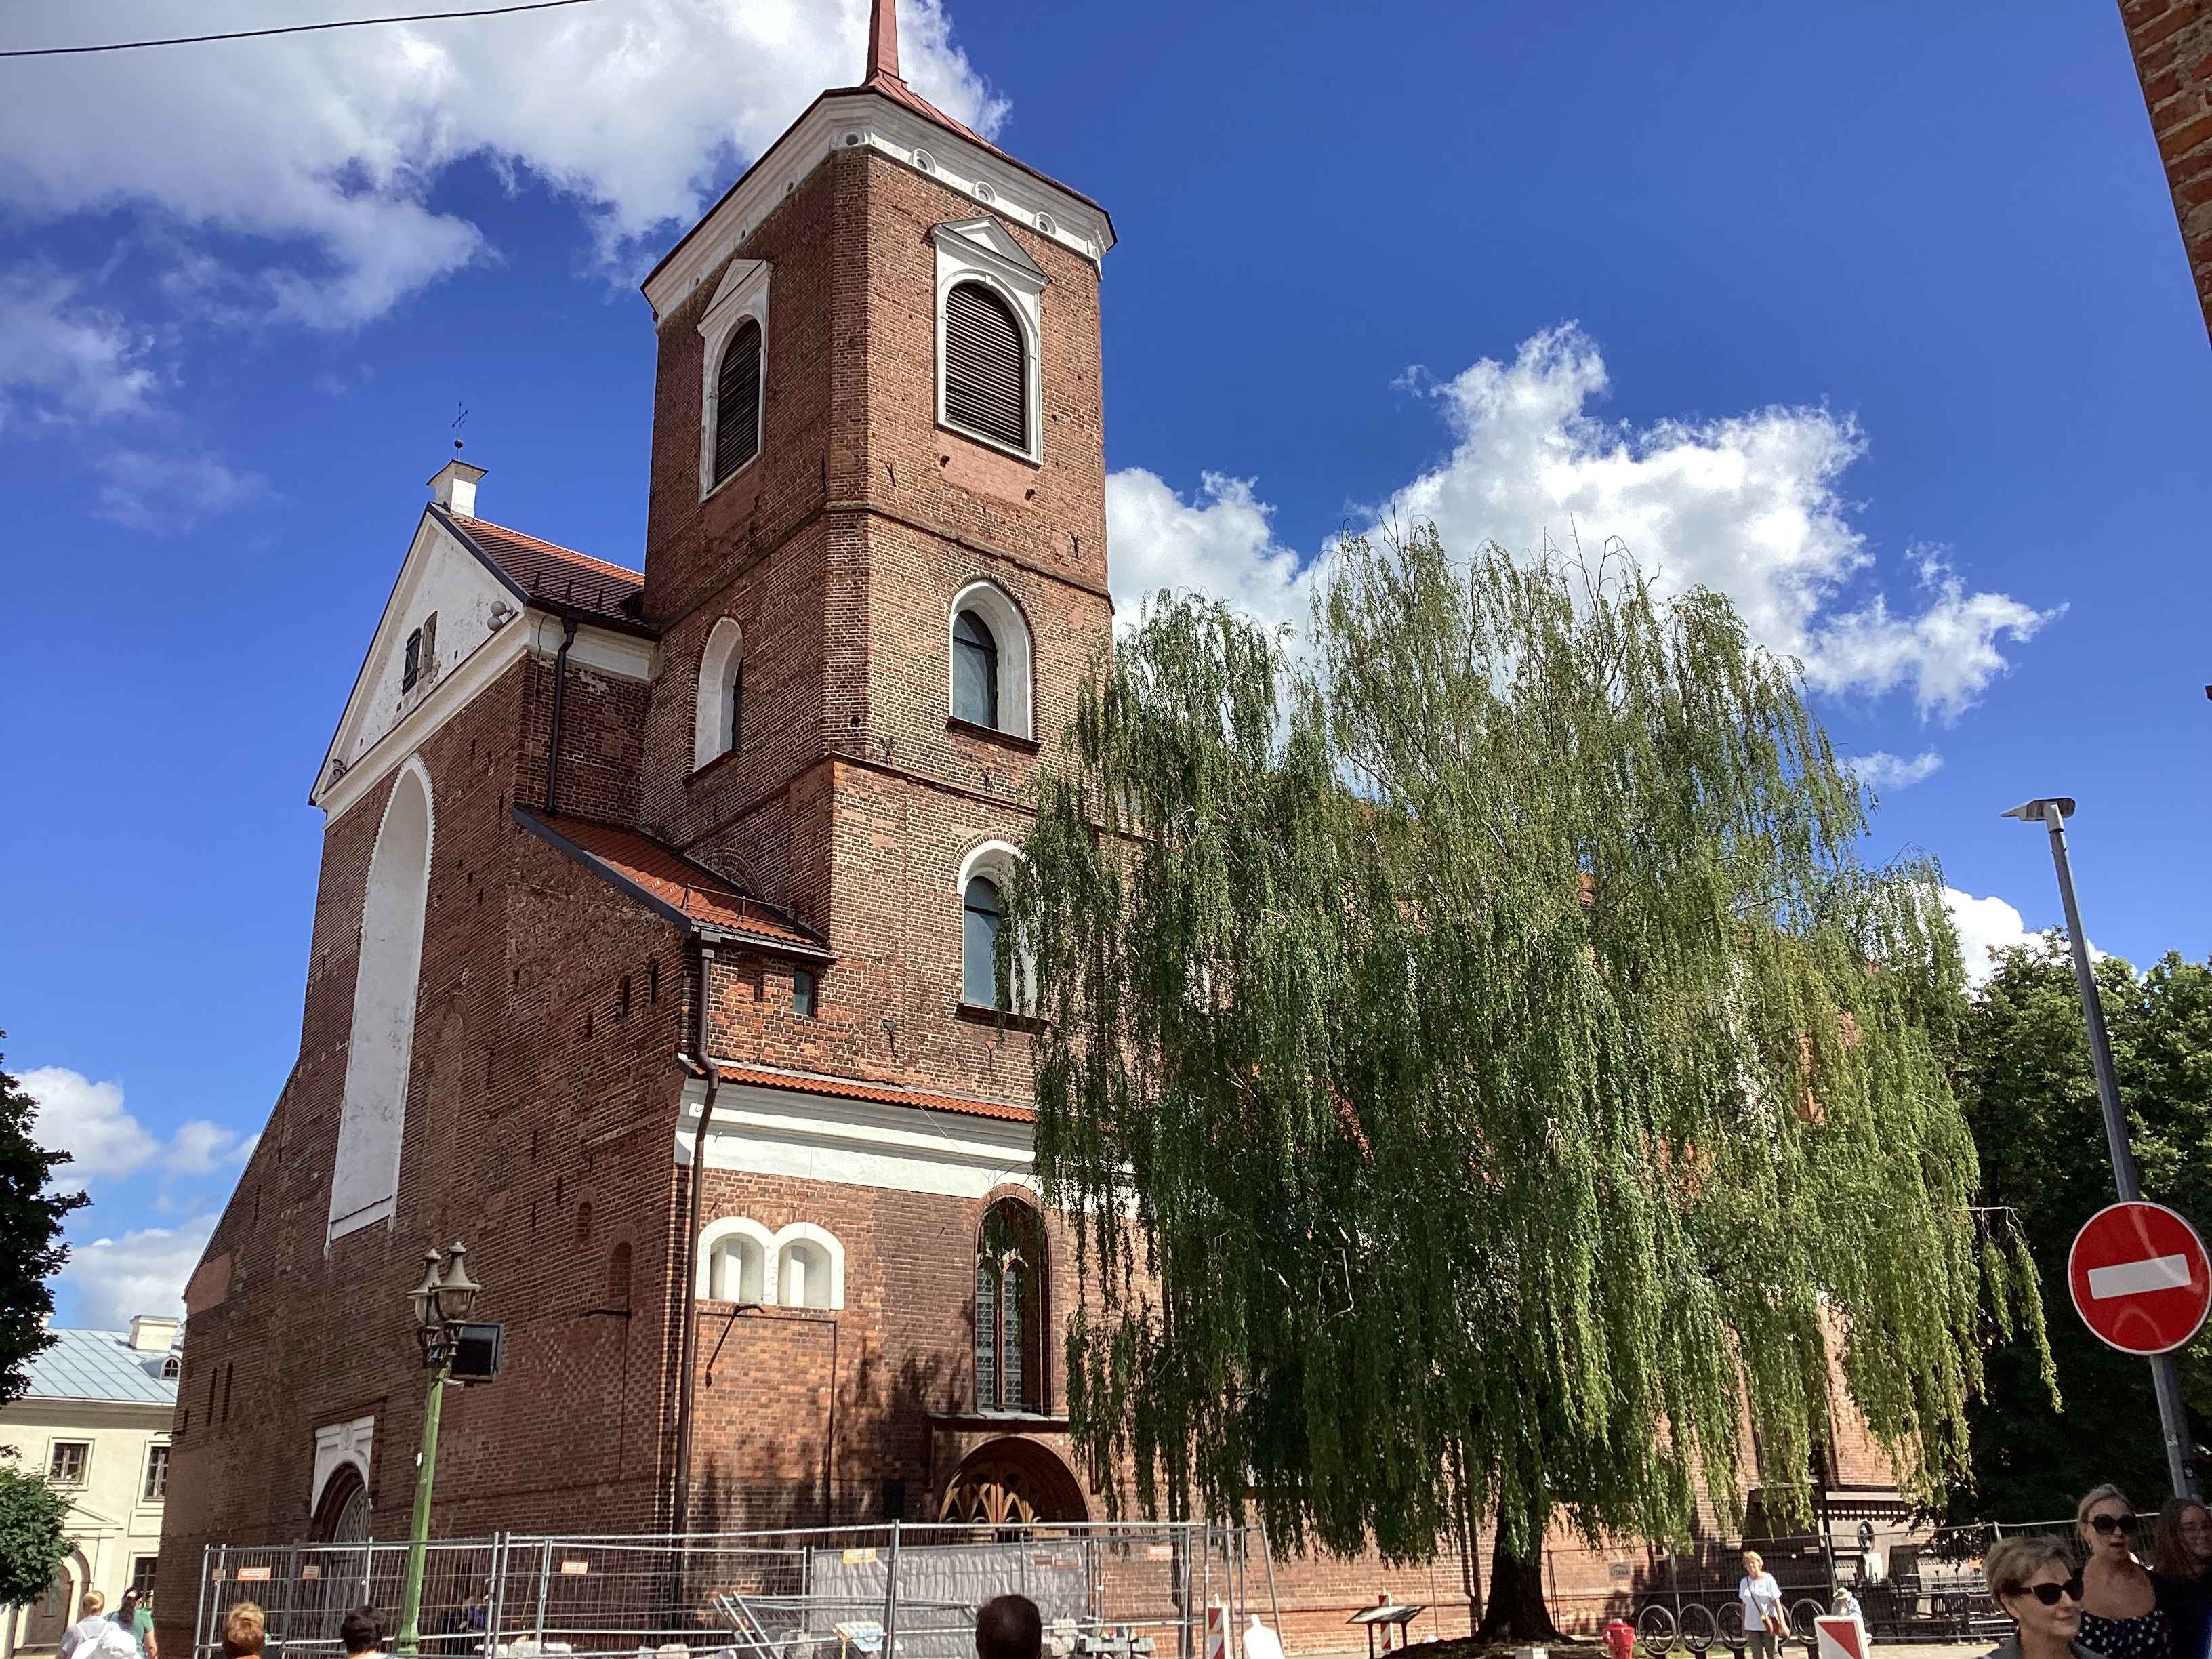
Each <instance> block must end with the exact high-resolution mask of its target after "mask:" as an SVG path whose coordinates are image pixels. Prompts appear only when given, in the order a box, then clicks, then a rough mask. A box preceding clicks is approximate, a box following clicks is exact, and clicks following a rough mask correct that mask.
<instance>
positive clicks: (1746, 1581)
mask: <svg viewBox="0 0 2212 1659" xmlns="http://www.w3.org/2000/svg"><path fill="white" fill-rule="evenodd" d="M1735 1595H1736V1600H1737V1601H1741V1603H1742V1604H1743V1646H1744V1652H1745V1653H1746V1654H1747V1656H1748V1659H1781V1656H1782V1638H1784V1637H1785V1636H1787V1635H1789V1634H1790V1615H1789V1614H1788V1613H1784V1611H1783V1610H1782V1586H1781V1585H1780V1584H1778V1583H1776V1582H1775V1578H1774V1575H1773V1574H1772V1573H1771V1572H1769V1571H1767V1570H1766V1561H1765V1558H1764V1557H1762V1556H1761V1555H1760V1554H1759V1552H1758V1551H1757V1550H1746V1551H1745V1552H1744V1553H1743V1577H1742V1579H1741V1582H1740V1583H1737V1585H1736V1587H1735Z"/></svg>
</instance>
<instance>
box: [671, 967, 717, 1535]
mask: <svg viewBox="0 0 2212 1659" xmlns="http://www.w3.org/2000/svg"><path fill="white" fill-rule="evenodd" d="M698 946H699V1020H698V1049H697V1053H698V1060H699V1064H700V1065H702V1066H704V1067H706V1070H707V1097H706V1099H705V1101H704V1102H703V1103H702V1104H701V1106H700V1108H699V1132H698V1133H697V1134H696V1135H695V1136H694V1137H693V1138H692V1141H691V1192H690V1206H689V1207H690V1216H689V1218H688V1220H687V1221H686V1222H685V1224H684V1282H683V1284H682V1285H681V1286H679V1287H678V1292H677V1294H678V1301H679V1302H680V1303H681V1304H682V1305H683V1309H684V1331H683V1336H682V1340H681V1341H680V1342H679V1344H678V1346H679V1348H680V1349H681V1351H682V1353H683V1356H684V1357H683V1360H682V1362H681V1363H682V1364H683V1370H682V1371H681V1372H680V1373H679V1374H678V1378H677V1385H676V1494H675V1501H674V1502H673V1503H671V1504H670V1505H669V1516H670V1518H671V1521H672V1522H674V1525H673V1526H672V1528H671V1530H672V1531H674V1532H677V1533H679V1534H680V1533H683V1532H684V1531H686V1530H687V1529H688V1528H689V1524H690V1518H691V1394H692V1373H693V1372H694V1371H695V1370H696V1369H697V1367H698V1363H699V1315H698V1292H699V1227H700V1215H701V1212H702V1205H703V1204H704V1202H705V1200H706V1195H707V1182H706V1174H707V1135H708V1131H709V1130H710V1129H712V1128H713V1127H714V1097H715V1096H716V1095H717V1094H718V1093H719V1092H720V1090H721V1085H722V1079H721V1074H720V1073H719V1072H717V1071H716V1070H715V1069H714V1061H713V1060H711V1059H709V1058H708V1036H709V1035H710V1033H711V1030H712V1024H713V1017H712V1012H711V1000H710V995H709V992H710V988H711V981H712V979H713V975H714V946H713V945H709V944H708V943H707V942H706V940H704V939H700V940H699V941H698Z"/></svg>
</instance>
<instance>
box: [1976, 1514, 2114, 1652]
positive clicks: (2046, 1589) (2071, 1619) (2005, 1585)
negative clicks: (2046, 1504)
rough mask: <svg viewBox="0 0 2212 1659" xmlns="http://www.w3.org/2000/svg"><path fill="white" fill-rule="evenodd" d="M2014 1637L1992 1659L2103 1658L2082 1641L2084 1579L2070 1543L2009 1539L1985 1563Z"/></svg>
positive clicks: (2044, 1538) (1985, 1571)
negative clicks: (2082, 1589) (2069, 1546)
mask: <svg viewBox="0 0 2212 1659" xmlns="http://www.w3.org/2000/svg"><path fill="white" fill-rule="evenodd" d="M1982 1572H1983V1575H1984V1577H1987V1578H1988V1580H1989V1584H1990V1595H1991V1596H1992V1597H1993V1598H1994V1599H1995V1600H1996V1604H1997V1608H1998V1610H1999V1611H2000V1612H2002V1613H2004V1614H2005V1615H2006V1616H2007V1617H2008V1618H2009V1619H2010V1620H2012V1622H2013V1633H2012V1634H2011V1635H2010V1636H2008V1637H2006V1638H2005V1639H2004V1640H2003V1641H2002V1642H2001V1643H1999V1644H1997V1645H1996V1648H1995V1649H1994V1650H1991V1651H1990V1654H1989V1655H1988V1656H1987V1659H2100V1656H2099V1655H2098V1653H2097V1651H2096V1650H2095V1649H2093V1648H2091V1647H2089V1646H2088V1645H2087V1644H2086V1643H2084V1642H2083V1641H2082V1640H2081V1571H2080V1569H2078V1568H2077V1567H2075V1565H2074V1553H2073V1552H2072V1551H2071V1550H2069V1549H2068V1548H2067V1547H2066V1544H2065V1541H2064V1540H2063V1539H2058V1538H2053V1537H2051V1536H2050V1535H2048V1534H2045V1535H2043V1536H2041V1537H2023V1538H2007V1539H2004V1540H2002V1541H2000V1542H1999V1543H1998V1544H1996V1546H1995V1547H1993V1548H1992V1549H1991V1550H1990V1553H1989V1555H1988V1557H1987V1558H1986V1559H1984V1561H1983V1563H1982Z"/></svg>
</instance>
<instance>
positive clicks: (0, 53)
mask: <svg viewBox="0 0 2212 1659" xmlns="http://www.w3.org/2000/svg"><path fill="white" fill-rule="evenodd" d="M591 3H592V0H524V3H522V4H520V5H512V6H483V7H479V8H478V9H476V10H474V11H418V12H415V13H413V14H411V15H408V16H405V17H348V18H343V19H341V20H340V21H337V22H334V23H286V24H283V25H281V26H280V27H276V28H266V29H237V30H234V31H233V32H232V33H228V34H179V35H173V36H171V37H170V38H169V39H167V40H109V41H106V42H103V43H102V44H100V45H99V46H16V47H13V48H9V49H6V50H0V58H73V57H77V56H80V55H82V54H83V53H86V52H136V51H137V50H138V49H139V48H140V47H142V46H204V45H205V44H206V43H207V42H209V41H210V40H260V39H261V38H263V37H264V36H265V35H270V34H314V33H319V32H320V31H322V30H324V29H359V28H368V27H372V26H374V25H375V24H379V23H432V22H435V21H438V20H439V19H441V18H445V17H503V16H505V15H507V14H508V13H510V12H518V11H551V10H553V9H555V8H556V7H559V6H586V5H589V4H591Z"/></svg>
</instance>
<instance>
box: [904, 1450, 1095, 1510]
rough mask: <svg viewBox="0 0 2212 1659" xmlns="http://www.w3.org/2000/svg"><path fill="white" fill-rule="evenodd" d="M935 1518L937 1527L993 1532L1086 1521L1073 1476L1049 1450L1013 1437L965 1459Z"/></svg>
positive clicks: (955, 1474)
mask: <svg viewBox="0 0 2212 1659" xmlns="http://www.w3.org/2000/svg"><path fill="white" fill-rule="evenodd" d="M937 1513H938V1519H939V1520H940V1521H958V1522H968V1523H969V1524H971V1525H980V1526H992V1527H1010V1526H1022V1525H1029V1524H1035V1523H1037V1522H1042V1523H1045V1524H1047V1525H1050V1524H1052V1523H1054V1522H1070V1521H1088V1520H1089V1519H1090V1518H1091V1510H1090V1506H1089V1505H1088V1504H1085V1502H1084V1501H1083V1488H1082V1487H1081V1486H1079V1485H1078V1484H1077V1481H1076V1479H1075V1474H1074V1472H1073V1470H1071V1469H1070V1468H1068V1467H1067V1465H1066V1463H1064V1462H1061V1461H1060V1458H1059V1456H1058V1455H1055V1454H1054V1452H1052V1451H1051V1450H1050V1449H1048V1448H1047V1447H1044V1446H1042V1445H1040V1444H1038V1443H1037V1442H1036V1441H1034V1440H1029V1439H1024V1438H1023V1437H1020V1436H1018V1435H1010V1436H1008V1437H1006V1438H1005V1439H1003V1440H993V1441H988V1442H987V1443H984V1444H983V1445H981V1446H978V1447H977V1448H976V1449H975V1450H974V1451H972V1452H970V1453H969V1454H968V1455H967V1457H966V1458H964V1459H963V1461H962V1462H961V1465H960V1467H959V1468H957V1469H955V1470H954V1471H953V1473H952V1479H951V1480H949V1481H947V1482H946V1483H945V1501H944V1503H942V1504H939V1506H938V1512H937Z"/></svg>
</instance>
